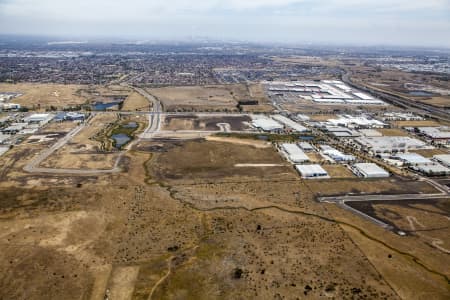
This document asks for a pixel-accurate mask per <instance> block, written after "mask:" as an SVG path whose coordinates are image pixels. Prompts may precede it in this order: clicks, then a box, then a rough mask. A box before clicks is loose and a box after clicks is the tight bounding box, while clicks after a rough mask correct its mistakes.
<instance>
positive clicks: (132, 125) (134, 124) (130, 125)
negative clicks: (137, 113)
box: [122, 122, 138, 128]
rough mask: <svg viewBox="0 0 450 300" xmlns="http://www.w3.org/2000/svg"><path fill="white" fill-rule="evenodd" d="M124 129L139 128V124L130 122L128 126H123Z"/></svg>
mask: <svg viewBox="0 0 450 300" xmlns="http://www.w3.org/2000/svg"><path fill="white" fill-rule="evenodd" d="M122 127H123V128H137V127H138V124H137V123H136V122H130V123H128V124H125V125H122Z"/></svg>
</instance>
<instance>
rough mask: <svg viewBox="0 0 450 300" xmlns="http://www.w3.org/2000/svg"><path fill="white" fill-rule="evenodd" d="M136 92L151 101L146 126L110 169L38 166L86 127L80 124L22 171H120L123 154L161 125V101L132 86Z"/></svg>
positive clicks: (79, 173) (71, 172)
mask: <svg viewBox="0 0 450 300" xmlns="http://www.w3.org/2000/svg"><path fill="white" fill-rule="evenodd" d="M132 88H133V89H134V90H135V91H136V92H138V93H139V94H141V95H142V96H144V97H145V98H146V99H147V100H148V101H150V102H152V104H153V110H152V112H149V114H148V119H149V122H148V126H147V128H146V129H145V130H144V132H143V133H142V134H141V135H140V136H139V138H138V139H137V140H135V141H133V142H131V143H130V144H128V145H127V146H126V148H125V149H126V150H125V151H122V152H120V154H119V156H118V157H117V159H116V162H115V163H114V167H113V168H112V169H57V168H43V167H39V165H40V164H41V163H42V162H43V161H44V160H45V159H47V158H48V157H49V156H50V155H51V154H52V153H54V152H55V151H57V150H58V149H60V148H62V147H63V146H64V145H66V144H67V143H68V142H69V141H70V140H71V139H72V138H73V137H74V136H75V135H77V134H78V133H79V132H80V131H81V130H82V129H83V128H85V127H86V125H85V124H84V123H83V124H80V125H79V126H77V127H76V128H74V129H73V130H72V131H70V132H69V133H68V134H67V135H66V136H65V137H63V138H61V139H60V140H58V142H56V143H55V144H54V145H52V146H51V147H50V148H48V149H46V150H44V151H42V152H41V153H39V154H38V156H36V157H35V158H33V159H32V160H31V161H30V162H28V163H27V164H26V165H25V167H24V168H23V169H24V171H26V172H28V173H47V174H65V175H67V174H68V175H101V174H108V173H117V172H120V171H121V168H120V167H119V163H120V161H121V160H122V157H123V156H124V154H125V153H126V152H127V151H128V150H129V149H131V147H132V146H133V145H134V144H136V143H137V142H139V141H140V140H141V139H142V138H145V139H149V138H152V137H153V135H154V134H155V133H156V132H158V131H159V130H160V127H161V124H160V123H161V116H160V114H161V112H162V107H161V103H159V101H158V100H157V99H156V98H155V97H153V96H152V95H150V94H149V93H147V92H146V91H145V90H143V89H141V88H137V87H132Z"/></svg>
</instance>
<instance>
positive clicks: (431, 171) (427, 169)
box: [411, 163, 450, 176]
mask: <svg viewBox="0 0 450 300" xmlns="http://www.w3.org/2000/svg"><path fill="white" fill-rule="evenodd" d="M411 168H412V169H413V170H416V171H418V172H420V173H422V174H425V175H428V176H447V175H450V169H449V168H447V167H444V166H443V165H441V164H438V163H434V164H428V165H417V166H414V167H411Z"/></svg>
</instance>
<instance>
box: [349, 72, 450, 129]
mask: <svg viewBox="0 0 450 300" xmlns="http://www.w3.org/2000/svg"><path fill="white" fill-rule="evenodd" d="M342 81H343V82H345V83H347V84H348V85H350V86H354V87H356V88H358V89H360V90H364V91H366V92H369V93H371V94H374V95H376V96H377V97H380V98H382V99H383V100H386V101H388V102H391V103H393V104H395V105H399V106H401V107H407V108H410V109H417V110H419V112H422V113H425V114H431V115H433V116H434V117H435V118H437V119H441V120H445V121H450V118H449V113H448V110H446V109H440V108H438V107H435V106H432V105H427V104H425V103H423V102H419V101H412V100H408V99H404V98H401V97H399V96H396V95H393V94H391V93H388V92H386V91H379V90H374V89H373V88H370V87H368V86H365V85H364V86H361V85H359V84H355V83H354V82H353V81H352V80H351V73H348V72H346V73H345V74H343V75H342Z"/></svg>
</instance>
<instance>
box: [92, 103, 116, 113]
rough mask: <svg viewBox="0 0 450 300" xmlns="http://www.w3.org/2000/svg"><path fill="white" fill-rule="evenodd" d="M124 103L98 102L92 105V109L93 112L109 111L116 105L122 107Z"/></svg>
mask: <svg viewBox="0 0 450 300" xmlns="http://www.w3.org/2000/svg"><path fill="white" fill-rule="evenodd" d="M121 103H122V101H116V102H96V103H95V104H93V105H92V109H93V110H97V111H103V110H107V109H108V108H111V107H113V106H115V105H120V104H121Z"/></svg>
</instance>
